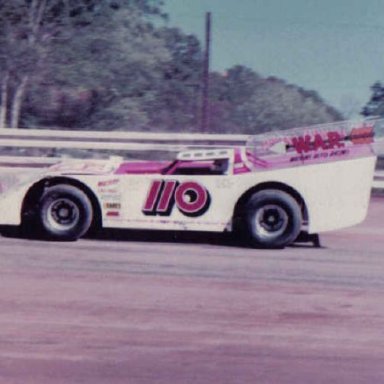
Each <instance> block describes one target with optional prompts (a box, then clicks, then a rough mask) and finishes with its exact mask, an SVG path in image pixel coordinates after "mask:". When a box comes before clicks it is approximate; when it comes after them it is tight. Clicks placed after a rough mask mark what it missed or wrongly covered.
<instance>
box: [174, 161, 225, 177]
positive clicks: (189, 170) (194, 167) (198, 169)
mask: <svg viewBox="0 0 384 384" xmlns="http://www.w3.org/2000/svg"><path fill="white" fill-rule="evenodd" d="M228 168H229V160H228V159H214V160H208V161H180V162H178V163H176V164H175V166H174V168H173V169H172V170H170V172H169V173H170V174H172V175H225V174H226V173H227V171H228Z"/></svg>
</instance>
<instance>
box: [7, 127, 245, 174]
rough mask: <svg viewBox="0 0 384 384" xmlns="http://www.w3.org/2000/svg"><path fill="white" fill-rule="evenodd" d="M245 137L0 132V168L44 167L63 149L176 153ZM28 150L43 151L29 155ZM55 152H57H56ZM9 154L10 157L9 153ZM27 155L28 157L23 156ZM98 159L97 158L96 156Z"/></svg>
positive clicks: (224, 144) (232, 143)
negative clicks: (43, 152) (42, 153)
mask: <svg viewBox="0 0 384 384" xmlns="http://www.w3.org/2000/svg"><path fill="white" fill-rule="evenodd" d="M249 137H250V136H249V135H229V134H197V133H158V132H122V131H111V132H100V131H66V130H42V129H5V128H1V129H0V168H14V167H28V168H30V167H44V166H48V165H51V164H54V163H55V162H57V161H59V160H61V159H62V158H63V157H76V156H71V155H68V154H67V155H61V156H57V152H60V151H61V152H65V150H79V151H81V150H84V152H88V155H89V153H90V152H92V153H100V152H101V151H103V152H107V155H105V156H104V157H108V152H119V151H124V152H146V151H166V152H180V151H182V150H185V149H193V148H195V149H198V148H202V147H207V146H209V147H212V146H217V147H232V146H235V145H239V144H245V143H246V141H247V140H248V139H249ZM32 149H39V150H42V151H45V152H46V153H45V154H44V155H41V154H40V155H38V156H36V155H33V154H32V155H31V154H30V153H31V152H33V151H32ZM58 150H59V151H58ZM9 152H11V154H9ZM26 152H29V155H28V156H24V155H23V154H25V153H26ZM99 157H100V156H99Z"/></svg>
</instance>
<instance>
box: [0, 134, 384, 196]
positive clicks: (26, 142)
mask: <svg viewBox="0 0 384 384" xmlns="http://www.w3.org/2000/svg"><path fill="white" fill-rule="evenodd" d="M249 138H250V136H249V135H243V134H198V133H159V132H122V131H110V132H105V131H104V132H101V131H67V130H43V129H5V128H0V143H1V144H0V169H2V170H6V169H7V170H11V169H14V168H17V169H21V168H43V167H47V166H49V165H52V164H54V163H56V162H58V161H60V160H62V159H63V157H66V158H68V157H70V156H68V155H61V156H57V155H56V156H55V155H54V154H53V155H52V152H53V153H55V152H57V150H79V151H81V150H85V151H88V152H96V153H97V152H100V151H103V152H107V153H108V152H112V151H113V152H119V151H124V152H146V151H166V152H179V151H182V150H185V149H193V148H196V149H198V148H202V147H207V146H209V147H212V146H217V147H233V146H235V145H239V144H240V145H241V144H245V143H246V142H247V140H248V139H249ZM377 147H378V148H380V150H379V151H378V152H379V153H380V154H381V153H384V141H383V140H382V139H381V140H380V142H379V143H377ZM9 149H11V150H12V151H13V152H12V154H10V155H9V154H8V155H7V154H6V153H7V151H8V152H9ZM31 149H40V150H42V149H43V150H46V151H47V152H48V154H46V155H40V156H36V155H33V154H32V155H31V154H29V155H28V156H25V155H24V153H25V152H26V151H28V150H31ZM49 151H51V153H49ZM15 152H17V153H15ZM104 157H108V155H105V156H104ZM373 187H374V188H382V189H384V171H377V172H376V174H375V180H374V183H373Z"/></svg>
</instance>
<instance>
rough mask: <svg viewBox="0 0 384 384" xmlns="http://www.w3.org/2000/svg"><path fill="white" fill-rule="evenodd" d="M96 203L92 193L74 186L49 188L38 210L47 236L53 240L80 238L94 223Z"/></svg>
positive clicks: (41, 226)
mask: <svg viewBox="0 0 384 384" xmlns="http://www.w3.org/2000/svg"><path fill="white" fill-rule="evenodd" d="M92 216H93V209H92V204H91V202H90V200H89V198H88V196H87V195H86V194H85V193H84V192H83V191H81V190H80V189H78V188H76V187H73V186H71V185H64V184H63V185H61V184H60V185H55V186H52V187H49V188H47V189H46V190H45V192H44V193H43V195H42V196H41V199H40V203H39V210H38V224H39V228H40V230H41V232H42V234H43V236H45V237H48V238H50V239H53V240H66V241H70V240H76V239H78V238H79V237H81V236H83V235H84V234H85V233H86V232H87V231H88V229H89V228H90V226H91V223H92Z"/></svg>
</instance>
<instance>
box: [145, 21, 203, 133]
mask: <svg viewBox="0 0 384 384" xmlns="http://www.w3.org/2000/svg"><path fill="white" fill-rule="evenodd" d="M158 36H159V37H160V38H162V39H164V41H165V44H166V48H167V50H168V52H169V54H170V57H169V60H167V61H165V62H164V63H163V64H162V65H161V66H160V68H159V71H160V75H161V77H160V79H158V81H157V82H155V83H154V88H153V97H152V99H151V100H149V102H148V103H147V104H146V107H145V108H146V110H147V112H148V116H149V124H150V125H151V126H152V127H156V129H159V130H170V131H191V130H192V131H193V130H195V129H196V127H197V126H198V116H199V109H200V89H201V74H202V62H203V53H202V50H201V46H200V43H199V41H198V39H197V38H196V37H195V36H193V35H187V34H185V33H183V32H182V31H181V30H179V29H177V28H162V29H160V30H159V31H158Z"/></svg>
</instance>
